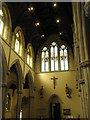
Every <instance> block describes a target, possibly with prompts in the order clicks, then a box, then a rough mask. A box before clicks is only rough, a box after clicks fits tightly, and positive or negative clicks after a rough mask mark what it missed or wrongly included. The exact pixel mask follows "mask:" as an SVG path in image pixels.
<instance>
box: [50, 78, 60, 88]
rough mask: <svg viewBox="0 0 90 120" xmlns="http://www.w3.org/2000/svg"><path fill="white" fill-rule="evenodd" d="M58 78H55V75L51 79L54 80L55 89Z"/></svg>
mask: <svg viewBox="0 0 90 120" xmlns="http://www.w3.org/2000/svg"><path fill="white" fill-rule="evenodd" d="M56 79H58V78H55V76H53V77H52V78H51V80H53V84H54V89H55V83H56V81H55V80H56Z"/></svg>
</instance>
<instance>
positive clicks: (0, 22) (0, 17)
mask: <svg viewBox="0 0 90 120" xmlns="http://www.w3.org/2000/svg"><path fill="white" fill-rule="evenodd" d="M3 27H4V23H3V11H2V10H1V9H0V36H2V33H3Z"/></svg>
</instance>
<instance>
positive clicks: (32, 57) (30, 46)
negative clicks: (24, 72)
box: [26, 43, 34, 69]
mask: <svg viewBox="0 0 90 120" xmlns="http://www.w3.org/2000/svg"><path fill="white" fill-rule="evenodd" d="M28 49H29V51H30V53H29V54H30V56H29V57H31V59H32V64H31V65H32V66H30V67H31V68H32V69H33V68H34V50H33V47H32V44H31V43H28V45H27V50H26V62H27V54H28Z"/></svg>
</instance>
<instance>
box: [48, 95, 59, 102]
mask: <svg viewBox="0 0 90 120" xmlns="http://www.w3.org/2000/svg"><path fill="white" fill-rule="evenodd" d="M53 100H55V101H53ZM48 101H49V103H51V102H61V100H60V98H59V97H58V95H56V94H53V95H51V96H50V98H49V100H48Z"/></svg>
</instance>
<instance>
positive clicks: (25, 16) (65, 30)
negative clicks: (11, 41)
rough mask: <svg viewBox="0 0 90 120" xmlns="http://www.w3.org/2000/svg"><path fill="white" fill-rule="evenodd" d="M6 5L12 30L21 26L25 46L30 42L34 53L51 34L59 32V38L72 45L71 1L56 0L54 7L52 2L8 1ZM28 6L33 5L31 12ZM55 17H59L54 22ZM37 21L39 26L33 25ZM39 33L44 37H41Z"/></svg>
mask: <svg viewBox="0 0 90 120" xmlns="http://www.w3.org/2000/svg"><path fill="white" fill-rule="evenodd" d="M7 5H8V8H9V11H10V14H11V19H12V28H13V31H14V29H15V27H16V26H17V25H19V26H21V28H22V29H23V33H24V37H25V47H26V46H27V44H28V43H29V42H30V43H31V44H32V46H33V48H34V52H35V55H36V54H37V50H38V49H39V47H40V46H41V45H42V44H43V43H44V42H45V41H46V40H47V38H48V36H50V35H51V34H58V35H59V33H60V32H61V33H62V35H59V36H60V39H61V40H64V41H66V42H67V43H69V44H70V46H72V44H73V32H72V27H71V26H72V24H73V16H72V4H71V3H65V2H58V3H57V6H56V7H54V6H53V3H52V2H37V3H36V2H33V3H31V2H26V3H25V2H18V3H16V2H12V3H11V2H9V3H7ZM30 6H32V7H33V11H32V12H30V11H29V10H28V8H29V7H30ZM56 19H59V20H60V22H59V23H56ZM37 21H39V23H40V25H39V26H35V23H36V22H37ZM41 35H44V37H43V38H41Z"/></svg>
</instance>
